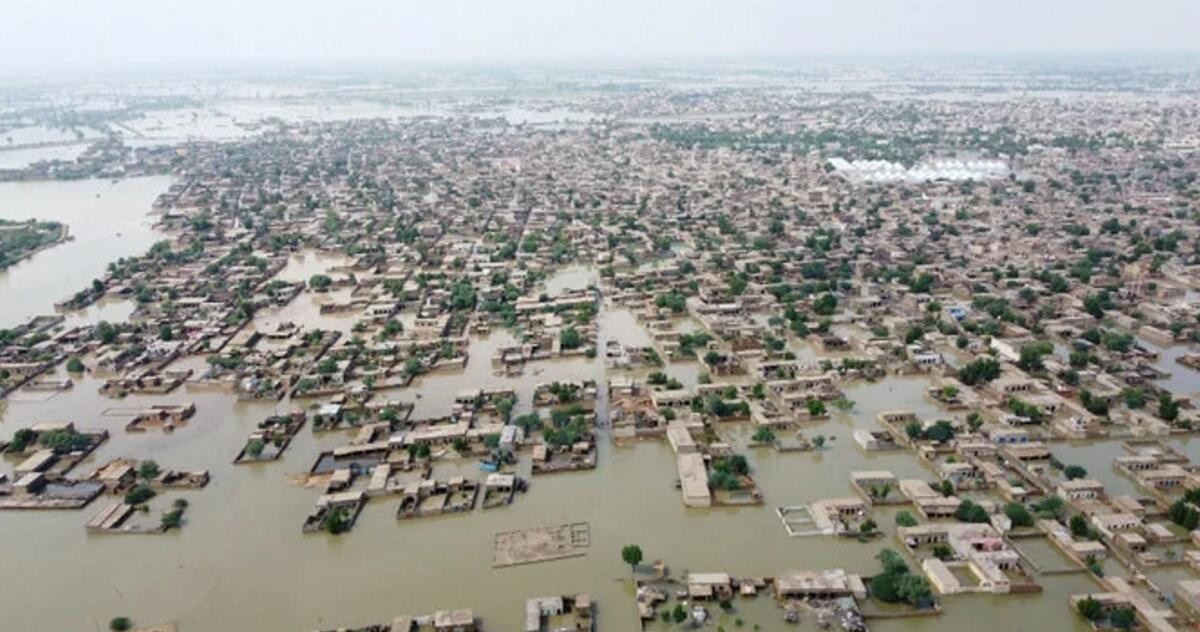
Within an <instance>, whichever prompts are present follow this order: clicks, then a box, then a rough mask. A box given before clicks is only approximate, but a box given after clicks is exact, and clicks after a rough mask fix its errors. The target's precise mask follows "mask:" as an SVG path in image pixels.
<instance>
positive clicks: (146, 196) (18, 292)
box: [0, 176, 172, 327]
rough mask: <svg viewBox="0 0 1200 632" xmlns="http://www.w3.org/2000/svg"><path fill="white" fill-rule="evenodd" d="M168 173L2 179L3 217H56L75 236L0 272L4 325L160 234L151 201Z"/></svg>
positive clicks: (42, 307) (63, 295)
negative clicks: (122, 177)
mask: <svg viewBox="0 0 1200 632" xmlns="http://www.w3.org/2000/svg"><path fill="white" fill-rule="evenodd" d="M171 181H172V180H171V178H170V177H167V176H153V177H145V178H130V179H126V180H119V181H116V182H112V181H108V180H78V181H71V182H57V181H37V182H6V183H2V184H0V218H3V219H12V220H26V219H30V218H34V219H38V220H55V221H59V222H62V223H64V224H66V225H67V227H68V228H69V229H70V234H71V235H72V237H74V239H72V240H71V241H68V242H65V243H62V244H59V245H57V246H54V247H51V248H48V249H45V250H42V251H41V252H38V253H37V254H35V255H33V257H31V258H29V259H26V260H25V261H22V262H20V263H18V264H16V265H14V266H11V267H9V268H8V269H7V270H4V271H2V272H0V296H2V297H3V298H4V300H3V301H0V327H12V326H14V325H18V324H20V323H22V322H25V321H26V320H28V319H29V318H31V317H33V316H36V315H39V314H49V313H53V312H54V304H55V303H57V302H59V301H63V300H66V299H68V298H70V297H71V296H72V295H74V294H75V293H76V292H78V291H79V290H82V289H84V288H86V287H88V286H89V285H90V284H91V282H92V279H95V278H97V277H99V276H102V275H103V274H104V271H105V269H106V268H107V266H108V264H109V263H110V262H113V261H116V260H117V259H120V258H121V257H129V256H133V255H139V254H142V253H144V252H145V251H146V250H148V249H149V248H150V246H152V245H154V242H156V241H158V240H160V239H163V237H164V235H163V234H162V233H160V232H158V231H157V230H155V229H154V218H153V217H151V216H150V215H149V213H150V210H151V209H150V206H151V204H153V202H154V199H155V198H156V197H157V196H158V194H160V193H162V192H164V191H166V190H167V187H169V186H170V185H171Z"/></svg>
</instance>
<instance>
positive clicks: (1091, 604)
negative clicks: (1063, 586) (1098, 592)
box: [1075, 595, 1104, 622]
mask: <svg viewBox="0 0 1200 632" xmlns="http://www.w3.org/2000/svg"><path fill="white" fill-rule="evenodd" d="M1075 611H1076V612H1078V613H1079V616H1081V617H1083V618H1084V620H1086V621H1092V622H1095V621H1099V620H1101V619H1103V618H1104V606H1103V605H1101V603H1100V602H1099V601H1098V600H1097V599H1096V598H1094V597H1092V596H1091V595H1088V596H1087V597H1084V598H1083V599H1080V600H1079V601H1078V602H1076V604H1075Z"/></svg>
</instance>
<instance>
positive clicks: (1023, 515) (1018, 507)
mask: <svg viewBox="0 0 1200 632" xmlns="http://www.w3.org/2000/svg"><path fill="white" fill-rule="evenodd" d="M1004 515H1006V516H1008V519H1009V520H1012V524H1013V526H1014V527H1032V526H1033V514H1031V513H1029V510H1028V509H1026V508H1025V505H1022V504H1021V503H1008V504H1007V505H1005V506H1004Z"/></svg>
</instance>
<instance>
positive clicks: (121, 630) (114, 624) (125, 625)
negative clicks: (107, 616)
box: [108, 617, 133, 632]
mask: <svg viewBox="0 0 1200 632" xmlns="http://www.w3.org/2000/svg"><path fill="white" fill-rule="evenodd" d="M132 627H133V621H130V620H129V617H113V619H112V620H111V621H109V622H108V629H109V630H112V632H125V631H126V630H128V629H130V628H132Z"/></svg>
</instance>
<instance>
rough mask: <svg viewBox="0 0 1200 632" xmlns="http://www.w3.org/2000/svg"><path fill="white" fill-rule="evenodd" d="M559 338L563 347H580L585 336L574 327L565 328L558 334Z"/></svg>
mask: <svg viewBox="0 0 1200 632" xmlns="http://www.w3.org/2000/svg"><path fill="white" fill-rule="evenodd" d="M558 340H559V344H560V345H561V346H562V348H563V349H578V348H579V347H580V346H582V345H583V336H581V335H580V334H579V331H578V330H576V329H575V328H574V327H567V328H566V329H563V330H562V332H561V333H559V335H558Z"/></svg>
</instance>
